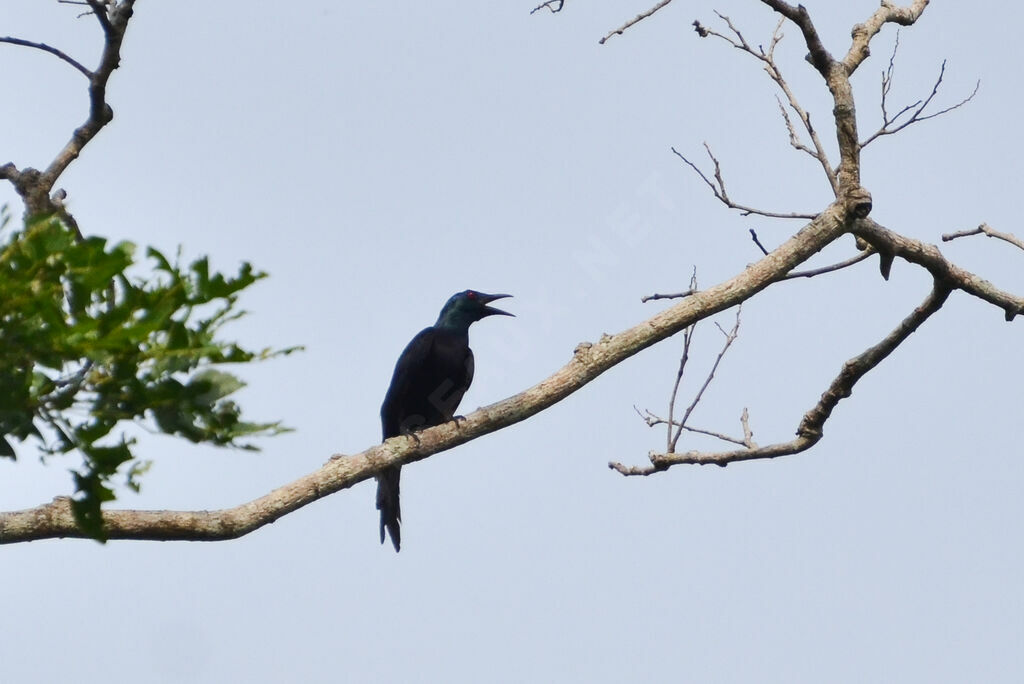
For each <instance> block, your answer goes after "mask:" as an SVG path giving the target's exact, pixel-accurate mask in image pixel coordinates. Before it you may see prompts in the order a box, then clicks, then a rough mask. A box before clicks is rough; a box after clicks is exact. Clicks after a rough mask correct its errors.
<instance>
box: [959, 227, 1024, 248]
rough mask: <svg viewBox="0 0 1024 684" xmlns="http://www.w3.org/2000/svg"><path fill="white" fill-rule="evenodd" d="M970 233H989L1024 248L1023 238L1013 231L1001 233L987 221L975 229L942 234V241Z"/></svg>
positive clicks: (990, 235) (988, 234) (989, 235)
mask: <svg viewBox="0 0 1024 684" xmlns="http://www.w3.org/2000/svg"><path fill="white" fill-rule="evenodd" d="M969 235H987V236H988V237H993V238H997V239H999V240H1004V241H1006V242H1009V243H1010V244H1011V245H1014V246H1015V247H1019V248H1021V249H1024V240H1021V239H1020V238H1019V237H1017V236H1016V235H1014V234H1013V233H1001V232H999V231H998V230H995V229H993V228H992V227H991V226H989V225H988V224H987V223H982V224H981V225H980V226H978V227H977V228H975V229H974V230H962V231H960V232H958V233H946V234H944V235H943V236H942V241H943V242H949V241H950V240H956V239H957V238H962V237H967V236H969Z"/></svg>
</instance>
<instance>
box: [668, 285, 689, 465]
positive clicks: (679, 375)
mask: <svg viewBox="0 0 1024 684" xmlns="http://www.w3.org/2000/svg"><path fill="white" fill-rule="evenodd" d="M690 289H691V290H696V289H697V269H696V268H694V269H693V273H692V274H691V275H690ZM696 331H697V322H696V321H694V323H693V324H692V325H690V326H687V328H686V329H685V330H683V353H682V355H681V356H680V358H679V370H678V371H677V372H676V381H675V383H673V385H672V397H671V398H670V399H669V402H668V433H667V435H666V445H667V447H666V450H667V451H672V450H673V449H674V448H675V443H676V441H677V440H678V439H679V437H678V435H677V436H676V437H675V439H673V437H672V425H673V421H672V413H673V412H674V411H675V407H676V395H678V394H679V385H681V384H682V382H683V373H684V372H685V371H686V362H687V361H689V360H690V343H691V342H692V341H693V334H694V333H695V332H696ZM689 416H690V412H689V411H687V412H686V415H685V416H683V420H682V421H681V424H683V425H685V424H686V419H687V418H689Z"/></svg>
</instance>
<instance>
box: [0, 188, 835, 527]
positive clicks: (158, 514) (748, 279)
mask: <svg viewBox="0 0 1024 684" xmlns="http://www.w3.org/2000/svg"><path fill="white" fill-rule="evenodd" d="M850 217H852V214H851V213H850V211H849V209H848V207H846V206H845V205H843V204H841V203H839V202H836V203H833V204H831V205H829V207H828V208H826V209H825V211H823V212H822V213H821V214H820V215H818V217H817V218H815V219H814V220H813V221H811V222H810V223H808V224H807V225H806V226H804V227H803V228H802V229H801V230H800V231H798V232H797V233H796V234H795V235H794V236H793V237H791V238H790V239H789V240H787V241H786V242H784V243H783V244H782V245H780V246H779V247H778V248H776V249H775V250H774V251H773V252H772V253H771V254H769V255H768V256H766V257H764V258H763V259H761V260H760V261H758V262H756V263H754V264H751V265H750V266H749V267H747V268H746V269H745V270H744V271H743V272H742V273H740V274H739V275H737V276H735V277H733V278H731V279H729V280H726V281H724V282H722V283H719V284H718V285H715V286H713V287H711V288H709V289H707V290H702V291H700V292H697V293H694V294H693V295H691V296H690V297H687V298H686V299H683V300H682V301H680V302H679V303H677V304H675V305H674V306H671V307H669V308H668V309H666V310H664V311H662V312H660V313H658V314H656V315H655V316H653V317H651V318H649V319H647V320H645V321H643V322H641V323H639V324H638V325H636V326H634V327H632V328H629V329H628V330H625V331H623V332H620V333H618V334H616V335H609V336H605V337H602V339H601V340H600V341H599V342H596V343H593V344H591V343H583V344H580V345H579V346H578V347H577V348H576V350H575V353H574V355H573V358H572V359H571V360H570V361H569V363H568V364H566V365H565V366H563V367H562V368H561V369H559V370H558V371H557V372H555V373H554V374H553V375H551V376H549V377H548V378H546V379H544V380H542V381H541V382H539V383H537V384H536V385H534V386H533V387H531V388H529V389H527V390H525V391H523V392H521V393H520V394H517V395H515V396H512V397H509V398H508V399H505V400H503V401H499V402H498V403H496V404H491V405H490V406H485V407H483V408H481V409H478V410H476V411H474V412H473V413H471V414H469V415H468V416H466V417H465V419H463V420H460V421H458V423H457V424H456V423H455V422H450V423H446V424H444V425H439V426H437V427H433V428H430V429H429V430H425V431H423V432H421V433H418V435H417V438H416V439H414V438H412V437H395V438H392V439H389V440H387V441H386V442H385V443H384V444H380V445H375V446H373V447H370V448H369V449H366V450H365V451H363V452H361V453H359V454H356V455H355V456H350V457H336V458H332V459H331V460H330V461H328V462H327V463H326V464H325V465H324V466H322V467H321V468H320V469H318V470H316V471H315V472H313V473H310V474H309V475H306V476H305V477H302V478H300V479H298V480H296V481H294V482H292V483H290V484H287V485H284V486H283V487H279V488H277V489H275V490H273V491H272V492H270V493H268V494H266V495H265V496H263V497H260V498H258V499H255V500H253V501H250V502H248V503H245V504H242V505H240V506H236V507H234V508H230V509H224V510H218V511H128V510H121V511H117V510H108V511H104V512H103V521H104V526H105V531H106V534H107V537H108V538H109V539H152V540H172V539H177V540H195V541H214V540H219V539H233V538H236V537H239V536H242V535H244V534H248V533H249V532H252V531H253V530H256V529H259V528H260V527H262V526H264V525H267V524H269V523H271V522H274V521H275V520H277V519H278V518H280V517H281V516H283V515H285V514H287V513H290V512H292V511H294V510H297V509H298V508H301V507H303V506H306V505H307V504H309V503H312V502H313V501H316V500H318V499H320V498H323V497H324V496H327V495H329V494H333V493H334V492H337V491H340V490H342V489H347V488H348V487H351V486H353V485H355V484H357V483H359V482H362V481H363V480H367V479H369V478H371V477H373V476H374V475H375V474H377V473H378V472H380V471H381V470H383V469H384V468H386V467H388V466H393V465H400V464H406V463H412V462H414V461H419V460H422V459H424V458H427V457H428V456H431V455H433V454H436V453H438V452H441V451H445V450H447V449H451V448H452V447H455V446H458V445H460V444H464V443H466V442H468V441H470V440H472V439H476V438H478V437H482V436H483V435H485V434H488V433H491V432H494V431H495V430H499V429H501V428H504V427H507V426H509V425H513V424H515V423H518V422H520V421H523V420H526V419H527V418H529V417H530V416H533V415H535V414H536V413H539V412H540V411H543V410H544V409H546V408H548V407H549V406H552V405H553V404H555V403H557V402H559V401H561V400H562V399H564V398H565V397H567V396H569V395H570V394H572V393H573V392H576V391H577V390H579V389H581V388H582V387H584V386H585V385H587V384H588V383H589V382H591V381H592V380H594V379H595V378H596V377H598V376H599V375H601V374H602V373H604V372H605V371H606V370H608V369H610V368H612V367H613V366H615V365H617V364H618V363H620V362H622V361H623V360H625V359H627V358H629V357H631V356H633V355H634V354H637V353H639V352H640V351H642V350H644V349H646V348H647V347H650V346H651V345H653V344H655V343H657V342H660V341H662V340H664V339H667V338H668V337H671V336H672V335H675V334H676V333H678V332H680V331H681V330H683V329H684V328H686V327H687V326H689V325H692V324H693V323H694V322H695V321H698V320H701V319H703V318H707V317H709V316H711V315H714V314H716V313H719V312H721V311H724V310H726V309H729V308H732V307H734V306H736V305H737V304H739V303H741V302H743V301H745V300H746V299H749V298H750V297H751V296H753V295H754V294H756V293H757V292H760V291H761V290H763V289H765V288H766V287H768V286H769V285H771V284H772V283H773V282H777V281H778V280H779V279H781V278H783V277H784V276H785V275H786V274H787V273H788V272H789V271H791V270H792V269H793V268H794V267H795V266H797V265H798V264H800V263H802V262H804V261H806V260H807V259H808V258H810V257H811V256H813V255H814V254H816V253H817V252H818V251H820V250H821V249H822V248H824V247H825V245H827V244H829V243H830V242H832V241H833V240H835V239H836V238H838V237H839V236H841V235H842V234H843V233H844V232H845V231H846V230H848V228H849V220H850ZM82 536H83V535H82V533H81V532H80V531H79V530H78V527H77V526H76V525H75V523H74V519H73V517H72V516H70V508H69V504H68V502H67V500H66V499H59V500H57V501H55V502H53V503H49V504H44V505H42V506H38V507H36V508H31V509H27V510H22V511H12V512H8V513H0V544H10V543H15V542H22V541H32V540H35V539H46V538H55V537H82Z"/></svg>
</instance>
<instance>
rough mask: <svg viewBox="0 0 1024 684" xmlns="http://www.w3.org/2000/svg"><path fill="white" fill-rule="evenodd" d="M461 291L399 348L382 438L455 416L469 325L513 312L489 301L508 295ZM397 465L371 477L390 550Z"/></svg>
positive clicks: (468, 355)
mask: <svg viewBox="0 0 1024 684" xmlns="http://www.w3.org/2000/svg"><path fill="white" fill-rule="evenodd" d="M511 296H512V295H507V294H486V293H484V292H477V291H476V290H465V291H463V292H457V293H456V294H454V295H452V296H451V297H450V298H449V299H448V301H447V302H446V303H445V305H444V307H442V309H441V313H440V315H439V316H438V317H437V322H436V323H434V325H432V326H431V327H429V328H424V329H423V330H421V331H420V332H419V333H417V335H416V336H415V337H413V338H412V340H411V341H410V342H409V344H408V345H407V346H406V347H405V350H404V351H403V352H402V354H401V356H399V357H398V362H397V363H395V372H394V374H393V375H392V376H391V384H390V385H389V386H388V391H387V394H386V395H385V396H384V403H383V404H381V407H380V422H381V428H382V432H383V435H384V441H386V440H387V439H388V438H389V437H397V436H398V435H413V436H414V437H415V432H416V431H418V430H423V429H426V428H428V427H433V426H435V425H441V424H442V423H447V422H448V421H450V420H453V419H455V410H456V409H457V408H458V406H459V402H460V401H462V397H463V395H464V394H465V393H466V390H468V389H469V385H470V383H472V382H473V350H472V349H470V348H469V326H471V325H472V324H473V323H476V322H477V321H479V320H481V319H483V318H486V317H487V316H496V315H497V316H514V315H515V314H511V313H509V312H507V311H502V310H501V309H497V308H495V307H492V306H488V304H490V303H491V302H493V301H495V300H498V299H504V298H506V297H511ZM401 473H402V466H400V465H396V466H389V467H387V468H386V469H384V470H382V471H381V472H380V474H379V475H377V510H379V511H380V543H381V544H383V543H384V538H385V530H386V531H387V533H388V534H389V535H390V536H391V543H392V544H393V545H394V547H395V551H396V552H398V551H400V550H401V545H402V529H401V524H402V509H401V507H400V505H399V481H400V478H401Z"/></svg>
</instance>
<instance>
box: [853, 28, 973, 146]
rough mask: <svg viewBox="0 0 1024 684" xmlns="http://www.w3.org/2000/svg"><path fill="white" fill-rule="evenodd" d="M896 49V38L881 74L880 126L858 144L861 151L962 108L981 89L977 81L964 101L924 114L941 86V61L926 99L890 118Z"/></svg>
mask: <svg viewBox="0 0 1024 684" xmlns="http://www.w3.org/2000/svg"><path fill="white" fill-rule="evenodd" d="M898 47H899V39H898V38H897V40H896V43H895V45H894V46H893V52H892V56H891V57H890V59H889V66H888V68H887V69H886V71H885V72H883V73H882V103H881V107H882V126H881V127H880V128H879V129H878V130H877V131H875V132H874V133H872V134H871V135H870V136H868V138H867V140H865V141H864V142H862V143H861V144H860V147H861V149H863V148H865V147H867V146H868V145H870V144H871V143H872V142H874V141H875V140H877V139H878V138H881V137H882V136H885V135H892V134H894V133H899V132H900V131H902V130H903V129H904V128H906V127H907V126H911V125H913V124H915V123H921V122H922V121H927V120H928V119H934V118H935V117H938V116H942V115H943V114H948V113H949V112H951V111H953V110H954V109H959V108H960V107H963V106H964V105H965V104H967V103H968V102H970V101H971V100H973V99H974V96H975V95H977V94H978V89H979V88H980V87H981V80H980V79H979V80H978V81H977V82H976V83H975V84H974V90H972V91H971V94H970V95H968V96H967V97H965V98H964V99H962V100H960V101H959V102H957V103H956V104H954V105H951V106H949V107H946V108H945V109H940V110H939V111H937V112H933V113H931V114H925V113H924V111H925V110H926V109H927V108H928V105H930V104H931V103H932V100H934V99H935V96H936V95H937V94H938V92H939V88H940V87H941V86H942V79H943V77H945V75H946V60H942V66H941V67H940V69H939V77H938V78H937V79H935V84H934V85H933V86H932V91H931V92H930V93H929V94H928V97H926V98H924V99H923V100H918V101H917V102H914V103H913V104H909V105H907V106H905V107H904V108H903V109H901V110H900V111H898V112H896V114H895V115H893V116H890V115H889V113H888V106H887V100H888V98H889V91H890V89H891V88H892V79H893V71H894V65H895V59H896V50H897V48H898ZM907 113H910V118H908V119H907V120H906V121H903V122H902V123H899V124H898V125H897V122H898V121H899V120H900V119H902V118H903V116H904V115H906V114H907Z"/></svg>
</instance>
